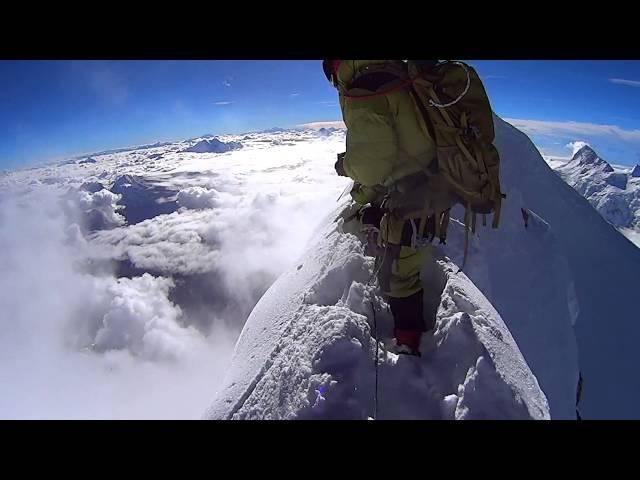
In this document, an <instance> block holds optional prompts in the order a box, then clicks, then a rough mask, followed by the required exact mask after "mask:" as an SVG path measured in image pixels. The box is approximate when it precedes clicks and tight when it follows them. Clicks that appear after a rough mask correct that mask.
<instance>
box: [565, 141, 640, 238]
mask: <svg viewBox="0 0 640 480" xmlns="http://www.w3.org/2000/svg"><path fill="white" fill-rule="evenodd" d="M554 168H555V171H556V172H557V173H558V174H559V175H560V177H562V179H563V180H564V181H565V182H567V183H568V184H569V185H571V186H572V187H573V188H575V189H576V191H578V192H579V193H580V194H581V195H582V196H584V197H585V198H586V199H587V200H588V201H589V203H591V205H593V206H594V207H595V209H596V210H598V212H600V214H601V215H602V216H603V217H604V218H605V220H607V221H608V222H609V223H611V224H612V225H613V226H615V227H616V228H618V229H619V230H620V231H621V232H622V233H623V234H625V235H626V236H627V237H628V238H629V239H630V240H631V241H634V240H633V239H634V236H633V233H635V234H636V235H638V234H640V178H638V177H639V176H640V167H639V166H638V165H636V167H635V168H634V169H632V170H631V171H628V170H620V169H616V168H614V167H613V166H611V165H610V164H609V163H607V161H606V160H603V159H602V158H600V157H599V156H598V154H597V153H596V152H595V151H593V149H592V148H591V147H589V146H584V147H582V148H581V149H580V150H578V151H577V152H576V153H575V155H574V156H573V158H572V159H571V160H570V161H569V162H567V163H565V164H561V165H555V166H554ZM634 172H635V173H634ZM627 232H629V233H627ZM638 245H640V244H638Z"/></svg>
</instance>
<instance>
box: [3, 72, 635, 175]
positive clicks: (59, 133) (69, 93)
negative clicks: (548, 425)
mask: <svg viewBox="0 0 640 480" xmlns="http://www.w3.org/2000/svg"><path fill="white" fill-rule="evenodd" d="M470 63H471V64H472V65H474V66H475V67H476V68H477V69H478V72H479V73H480V75H481V77H482V78H483V80H484V82H485V85H486V88H487V91H488V93H489V95H490V98H491V101H492V105H493V108H494V110H495V111H496V112H497V113H498V114H499V115H500V116H502V117H503V118H507V119H512V120H513V123H514V124H516V125H517V126H518V127H519V128H521V129H523V130H524V131H525V132H527V133H528V134H529V135H530V136H531V137H532V139H533V140H534V142H535V143H536V144H537V145H538V147H539V148H540V149H541V150H542V151H543V153H545V154H549V155H555V156H570V155H571V149H570V148H569V147H567V146H566V145H567V144H569V143H571V142H575V141H584V142H587V143H589V144H590V145H592V146H593V147H594V148H595V149H596V151H598V153H600V154H601V156H603V157H604V158H605V159H607V160H609V161H610V162H612V163H618V164H633V163H636V162H638V161H640V61H470ZM0 105H1V107H0V168H15V167H21V166H25V165H28V164H30V163H33V162H39V161H46V160H53V159H58V158H64V157H65V156H70V155H75V154H81V153H90V152H94V151H99V150H105V149H109V148H117V147H125V146H129V145H136V144H143V143H152V142H156V141H170V140H180V139H185V138H190V137H195V136H199V135H202V134H205V133H213V134H217V133H242V132H246V131H251V130H258V129H265V128H270V127H273V126H283V127H288V126H294V125H297V124H300V123H307V122H313V121H323V120H338V119H340V111H339V108H338V105H337V102H336V95H335V92H334V91H333V90H332V88H331V87H330V86H329V84H328V83H327V81H326V79H325V78H324V75H323V73H322V69H321V65H320V61H318V60H311V61H292V60H283V61H264V60H256V61H0Z"/></svg>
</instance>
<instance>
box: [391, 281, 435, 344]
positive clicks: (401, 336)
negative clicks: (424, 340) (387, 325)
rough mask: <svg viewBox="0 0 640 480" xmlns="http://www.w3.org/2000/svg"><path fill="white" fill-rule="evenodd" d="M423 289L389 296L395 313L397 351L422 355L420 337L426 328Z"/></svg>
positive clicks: (394, 333)
mask: <svg viewBox="0 0 640 480" xmlns="http://www.w3.org/2000/svg"><path fill="white" fill-rule="evenodd" d="M422 297H423V291H422V290H419V291H418V292H416V293H414V294H413V295H409V296H408V297H404V298H395V297H390V298H389V306H390V307H391V313H392V314H393V322H394V329H393V336H394V337H395V340H396V345H397V347H396V350H397V353H404V354H409V355H417V356H419V355H420V338H421V337H422V332H424V331H425V330H426V328H425V324H424V318H423V312H424V304H423V298H422Z"/></svg>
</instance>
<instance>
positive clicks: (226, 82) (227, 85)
mask: <svg viewBox="0 0 640 480" xmlns="http://www.w3.org/2000/svg"><path fill="white" fill-rule="evenodd" d="M232 81H233V77H227V78H225V79H224V81H223V82H222V84H223V85H224V86H225V87H230V86H231V82H232Z"/></svg>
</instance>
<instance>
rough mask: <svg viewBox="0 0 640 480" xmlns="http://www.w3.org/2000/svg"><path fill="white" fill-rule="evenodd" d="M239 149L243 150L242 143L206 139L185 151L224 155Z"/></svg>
mask: <svg viewBox="0 0 640 480" xmlns="http://www.w3.org/2000/svg"><path fill="white" fill-rule="evenodd" d="M239 148H242V144H241V143H240V142H223V141H221V140H219V139H217V138H204V139H202V140H200V141H199V142H196V143H195V144H194V145H192V146H190V147H189V148H186V149H185V150H184V151H185V152H195V153H224V152H230V151H231V150H237V149H239Z"/></svg>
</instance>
